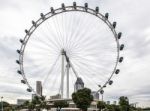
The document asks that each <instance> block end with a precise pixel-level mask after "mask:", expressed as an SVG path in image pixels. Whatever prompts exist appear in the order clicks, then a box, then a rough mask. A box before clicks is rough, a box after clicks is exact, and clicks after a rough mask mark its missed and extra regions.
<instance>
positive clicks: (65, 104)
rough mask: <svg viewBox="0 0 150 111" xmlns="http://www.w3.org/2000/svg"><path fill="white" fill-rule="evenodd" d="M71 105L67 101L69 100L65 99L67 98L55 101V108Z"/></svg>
mask: <svg viewBox="0 0 150 111" xmlns="http://www.w3.org/2000/svg"><path fill="white" fill-rule="evenodd" d="M68 106H69V104H68V103H67V101H65V100H62V101H61V100H60V101H55V102H54V107H55V108H57V109H58V108H60V109H61V108H63V107H68Z"/></svg>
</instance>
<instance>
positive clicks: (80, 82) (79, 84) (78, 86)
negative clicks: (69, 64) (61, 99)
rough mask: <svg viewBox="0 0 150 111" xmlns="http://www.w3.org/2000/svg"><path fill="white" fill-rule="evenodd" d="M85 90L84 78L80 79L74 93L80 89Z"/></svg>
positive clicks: (76, 83)
mask: <svg viewBox="0 0 150 111" xmlns="http://www.w3.org/2000/svg"><path fill="white" fill-rule="evenodd" d="M83 88H84V82H83V81H82V78H80V77H78V78H77V80H76V82H75V85H74V91H75V92H76V91H78V90H79V89H83Z"/></svg>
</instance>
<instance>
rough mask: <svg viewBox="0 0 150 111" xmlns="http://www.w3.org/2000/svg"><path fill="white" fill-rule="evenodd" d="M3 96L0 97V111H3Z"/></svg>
mask: <svg viewBox="0 0 150 111" xmlns="http://www.w3.org/2000/svg"><path fill="white" fill-rule="evenodd" d="M2 99H3V96H2V97H1V111H3V100H2Z"/></svg>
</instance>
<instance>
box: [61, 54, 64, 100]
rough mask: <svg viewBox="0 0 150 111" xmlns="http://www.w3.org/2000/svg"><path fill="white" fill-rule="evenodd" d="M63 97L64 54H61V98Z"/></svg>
mask: <svg viewBox="0 0 150 111" xmlns="http://www.w3.org/2000/svg"><path fill="white" fill-rule="evenodd" d="M63 95H64V54H63V52H62V68H61V98H63Z"/></svg>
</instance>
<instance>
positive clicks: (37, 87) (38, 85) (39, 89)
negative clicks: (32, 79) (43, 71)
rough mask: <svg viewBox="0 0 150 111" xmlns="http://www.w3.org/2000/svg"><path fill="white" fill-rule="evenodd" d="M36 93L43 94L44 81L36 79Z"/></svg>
mask: <svg viewBox="0 0 150 111" xmlns="http://www.w3.org/2000/svg"><path fill="white" fill-rule="evenodd" d="M36 93H37V94H38V95H42V82H41V81H36Z"/></svg>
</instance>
